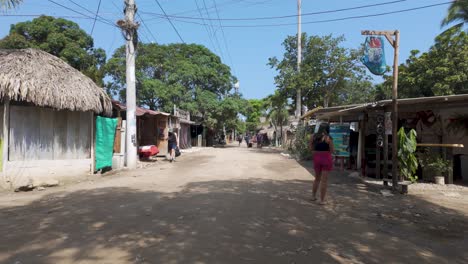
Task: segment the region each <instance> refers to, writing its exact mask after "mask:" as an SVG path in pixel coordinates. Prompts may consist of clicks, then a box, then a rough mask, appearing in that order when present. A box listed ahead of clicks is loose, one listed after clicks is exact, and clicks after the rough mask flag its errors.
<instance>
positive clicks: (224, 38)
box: [213, 0, 237, 75]
mask: <svg viewBox="0 0 468 264" xmlns="http://www.w3.org/2000/svg"><path fill="white" fill-rule="evenodd" d="M213 3H214V6H215V10H216V15H217V16H218V18H219V11H218V7H217V6H216V0H213ZM218 23H219V26H220V28H221V32H222V34H223V41H224V47H225V48H226V52H227V54H228V58H229V62H230V63H231V66H232V69H233V71H234V74H235V75H237V73H236V69H235V67H234V63H233V62H232V57H231V53H230V52H229V47H228V45H227V40H226V35H225V34H224V29H223V25H222V24H221V20H218Z"/></svg>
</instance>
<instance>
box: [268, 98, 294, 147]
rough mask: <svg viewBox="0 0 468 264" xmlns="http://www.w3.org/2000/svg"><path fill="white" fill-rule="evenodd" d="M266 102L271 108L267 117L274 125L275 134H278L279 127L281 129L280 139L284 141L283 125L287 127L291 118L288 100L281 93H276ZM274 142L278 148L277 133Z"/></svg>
mask: <svg viewBox="0 0 468 264" xmlns="http://www.w3.org/2000/svg"><path fill="white" fill-rule="evenodd" d="M265 101H266V102H267V103H266V104H267V105H268V106H269V107H268V110H267V111H268V114H267V117H268V119H269V120H270V122H271V124H272V125H273V127H274V129H275V132H277V128H278V127H279V128H280V133H281V136H280V138H281V139H283V125H286V123H287V121H288V117H289V111H288V105H287V98H286V97H285V96H284V95H283V94H281V93H280V92H279V91H276V92H275V93H274V94H273V95H270V96H268V97H267V98H266V99H265ZM274 141H275V145H276V146H278V145H279V142H278V134H277V133H275V138H274Z"/></svg>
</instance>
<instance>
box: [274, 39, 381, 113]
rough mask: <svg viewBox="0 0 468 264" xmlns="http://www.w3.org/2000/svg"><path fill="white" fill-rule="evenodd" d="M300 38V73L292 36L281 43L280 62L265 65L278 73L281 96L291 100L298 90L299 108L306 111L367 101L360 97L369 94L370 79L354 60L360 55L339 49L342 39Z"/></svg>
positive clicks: (343, 48) (361, 66)
mask: <svg viewBox="0 0 468 264" xmlns="http://www.w3.org/2000/svg"><path fill="white" fill-rule="evenodd" d="M302 38H303V40H304V41H303V47H302V58H303V59H302V63H301V70H300V72H298V71H297V65H296V57H297V38H296V36H288V37H287V38H286V39H285V40H284V42H283V47H284V49H285V52H284V55H283V58H282V59H281V60H279V59H278V58H276V57H272V58H270V59H269V62H268V65H269V66H270V67H272V68H274V69H276V70H277V71H278V75H277V76H276V77H275V83H276V86H277V88H278V90H279V92H280V93H281V94H284V95H286V96H287V97H288V98H291V99H294V98H295V96H296V91H297V87H301V89H302V101H303V104H304V105H306V106H307V107H309V108H312V107H315V106H318V105H323V106H325V107H328V106H331V105H336V104H342V103H357V102H362V101H365V100H366V99H367V97H368V96H363V95H371V94H372V89H373V86H372V84H371V82H370V77H369V76H368V75H367V74H366V71H365V68H364V67H363V65H362V64H361V63H360V62H359V60H358V58H359V56H360V54H361V52H360V50H354V49H348V48H345V47H343V46H342V43H343V41H344V40H345V39H344V37H343V36H339V37H333V36H332V35H328V36H323V37H320V36H310V37H308V36H307V34H305V33H303V36H302ZM293 101H294V100H293ZM294 104H295V102H294Z"/></svg>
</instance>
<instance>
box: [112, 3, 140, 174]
mask: <svg viewBox="0 0 468 264" xmlns="http://www.w3.org/2000/svg"><path fill="white" fill-rule="evenodd" d="M136 9H137V8H136V5H135V0H125V19H121V20H119V21H117V24H118V25H119V27H120V28H121V29H122V31H123V35H124V36H125V40H126V41H127V43H126V45H125V47H126V63H127V64H126V78H127V91H126V94H127V98H126V101H127V102H126V103H127V130H126V161H127V167H128V168H129V169H135V168H136V165H137V142H136V140H137V137H136V116H135V110H136V91H135V56H136V54H135V48H136V47H135V46H136V43H137V41H138V40H137V39H136V31H137V29H138V23H135V13H136Z"/></svg>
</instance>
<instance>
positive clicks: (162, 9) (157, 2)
mask: <svg viewBox="0 0 468 264" xmlns="http://www.w3.org/2000/svg"><path fill="white" fill-rule="evenodd" d="M154 1H155V2H156V4H158V6H159V8H161V11H162V12H163V13H164V16H165V17H166V18H167V20H168V21H169V23H171V26H172V28H173V29H174V31H175V32H176V33H177V36H179V38H180V40H181V41H182V42H183V43H185V41H184V39H182V36H181V35H180V33H179V31H178V30H177V28H176V27H175V26H174V24H173V23H172V21H171V19H170V18H169V16H168V15H167V14H166V11H164V8H163V7H162V6H161V4H160V3H159V1H158V0H154Z"/></svg>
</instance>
